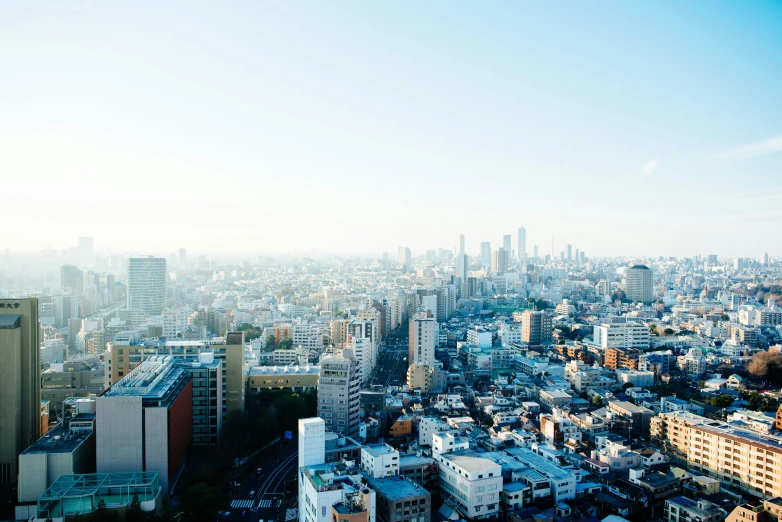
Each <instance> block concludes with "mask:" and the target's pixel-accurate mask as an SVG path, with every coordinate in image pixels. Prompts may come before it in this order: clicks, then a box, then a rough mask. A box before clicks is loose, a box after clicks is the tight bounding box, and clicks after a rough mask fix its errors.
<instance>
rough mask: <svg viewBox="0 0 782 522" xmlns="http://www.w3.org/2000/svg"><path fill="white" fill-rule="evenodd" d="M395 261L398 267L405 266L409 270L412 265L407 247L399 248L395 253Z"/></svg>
mask: <svg viewBox="0 0 782 522" xmlns="http://www.w3.org/2000/svg"><path fill="white" fill-rule="evenodd" d="M397 261H398V262H399V264H400V265H405V266H406V267H408V268H410V267H411V266H412V264H413V256H412V254H411V252H410V249H409V248H408V247H404V246H401V247H399V251H398V253H397Z"/></svg>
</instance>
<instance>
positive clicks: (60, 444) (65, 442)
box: [22, 414, 95, 455]
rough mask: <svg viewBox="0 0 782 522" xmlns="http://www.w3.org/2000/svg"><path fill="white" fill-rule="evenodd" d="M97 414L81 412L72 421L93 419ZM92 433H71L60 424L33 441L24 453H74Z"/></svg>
mask: <svg viewBox="0 0 782 522" xmlns="http://www.w3.org/2000/svg"><path fill="white" fill-rule="evenodd" d="M94 418H95V415H89V416H88V415H84V414H79V415H76V416H75V417H72V418H71V421H80V420H85V421H88V420H92V419H94ZM91 435H92V432H88V433H71V432H70V431H69V430H68V428H66V427H65V426H63V425H62V424H58V425H57V426H55V427H54V428H52V429H51V430H49V432H48V433H46V435H44V436H43V437H41V438H40V439H38V440H37V441H35V442H33V443H32V444H31V445H30V447H29V448H27V449H26V450H24V451H23V452H22V455H36V454H41V453H73V452H74V451H76V449H77V448H78V447H79V446H81V445H82V443H83V442H84V441H85V440H87V439H88V438H89V437H90V436H91Z"/></svg>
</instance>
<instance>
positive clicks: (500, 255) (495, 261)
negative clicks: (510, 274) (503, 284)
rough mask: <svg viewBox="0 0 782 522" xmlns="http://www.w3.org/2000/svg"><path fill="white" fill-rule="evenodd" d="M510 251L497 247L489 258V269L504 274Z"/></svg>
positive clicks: (506, 269)
mask: <svg viewBox="0 0 782 522" xmlns="http://www.w3.org/2000/svg"><path fill="white" fill-rule="evenodd" d="M509 254H510V253H509V252H508V251H507V250H505V249H504V248H498V249H497V250H496V251H495V252H494V254H493V255H492V259H491V271H492V272H494V273H496V274H504V273H505V272H507V271H508V258H509V257H510V255H509Z"/></svg>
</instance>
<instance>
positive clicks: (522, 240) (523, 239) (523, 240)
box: [516, 227, 527, 261]
mask: <svg viewBox="0 0 782 522" xmlns="http://www.w3.org/2000/svg"><path fill="white" fill-rule="evenodd" d="M518 236H519V237H518V242H519V244H518V245H516V248H517V249H518V252H517V253H516V255H517V256H518V258H519V261H523V260H525V259H527V229H526V228H524V227H519V231H518Z"/></svg>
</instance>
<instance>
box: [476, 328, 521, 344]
mask: <svg viewBox="0 0 782 522" xmlns="http://www.w3.org/2000/svg"><path fill="white" fill-rule="evenodd" d="M519 338H521V336H519ZM491 342H492V334H491V332H489V331H487V330H484V329H483V328H481V327H479V326H475V327H473V328H470V329H469V330H467V344H472V345H475V346H481V347H486V348H488V347H489V346H491Z"/></svg>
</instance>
